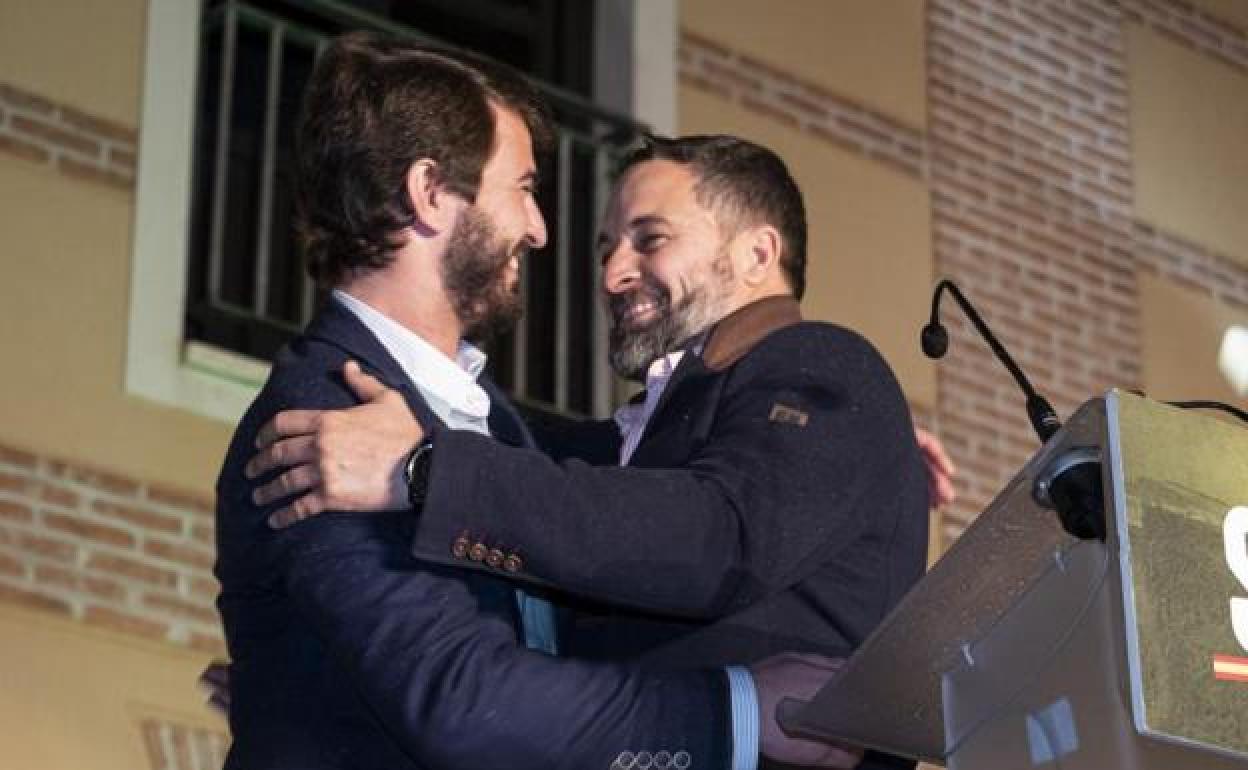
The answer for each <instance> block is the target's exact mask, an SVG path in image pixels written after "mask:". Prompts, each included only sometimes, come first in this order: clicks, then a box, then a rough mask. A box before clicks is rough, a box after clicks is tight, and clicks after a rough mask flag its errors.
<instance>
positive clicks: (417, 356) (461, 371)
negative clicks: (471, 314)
mask: <svg viewBox="0 0 1248 770" xmlns="http://www.w3.org/2000/svg"><path fill="white" fill-rule="evenodd" d="M333 295H334V299H336V300H338V301H339V302H341V303H342V304H343V306H345V307H346V308H347V309H348V310H350V311H351V312H352V313H353V314H355V316H356V317H357V318H359V319H360V322H361V323H363V324H364V325H365V326H366V327H368V330H369V331H371V332H372V333H373V335H374V336H375V337H377V340H378V342H380V343H381V344H382V347H384V348H385V349H386V352H388V353H389V354H390V355H391V356H393V357H394V360H395V361H397V362H398V363H399V366H400V367H402V369H403V373H404V374H406V375H407V378H408V379H409V380H411V381H412V384H413V385H415V386H416V388H417V389H418V390H420V392H421V395H423V396H424V397H425V400H426V401H427V402H429V408H430V409H432V410H433V411H434V413H436V414H437V415H438V417H440V418H442V420H443V421H444V422H446V423H447V425H448V426H450V427H452V428H457V427H471V428H479V427H480V425H483V424H484V420H485V419H486V418H487V417H489V414H490V397H489V394H487V393H486V392H485V389H484V388H482V387H481V386H480V385H479V384H477V378H478V377H479V376H481V371H482V370H483V369H485V363H486V360H487V357H486V355H485V353H483V352H482V351H481V350H480V349H479V348H477V347H475V346H473V345H472V344H470V343H468V342H464V341H462V340H461V341H460V343H459V348H458V350H457V351H456V354H455V360H453V361H452V360H451V359H450V358H448V357H447V356H446V354H444V353H443V352H442V351H440V350H438V349H437V348H435V347H434V346H433V345H431V344H429V343H428V342H426V341H425V340H424V339H423V338H422V337H421V336H420V335H418V334H416V333H415V332H413V331H412V330H411V329H408V328H407V327H405V326H403V325H402V324H400V323H398V322H397V321H395V320H394V319H392V318H389V317H388V316H386V315H384V314H382V313H381V312H380V311H378V310H377V309H376V308H374V307H372V306H371V305H369V304H368V303H366V302H364V301H363V300H360V299H358V298H356V297H353V296H351V295H350V294H347V293H346V292H345V291H342V290H340V289H334V291H333ZM465 418H466V419H467V420H468V421H470V422H472V423H479V425H471V426H465V425H462V424H461V423H463V422H464V419H465Z"/></svg>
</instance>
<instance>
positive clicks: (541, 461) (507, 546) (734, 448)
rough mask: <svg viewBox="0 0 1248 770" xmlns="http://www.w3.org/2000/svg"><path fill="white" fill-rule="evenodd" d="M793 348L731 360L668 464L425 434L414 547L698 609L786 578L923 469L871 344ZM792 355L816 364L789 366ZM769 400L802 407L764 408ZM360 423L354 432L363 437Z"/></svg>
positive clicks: (718, 608)
mask: <svg viewBox="0 0 1248 770" xmlns="http://www.w3.org/2000/svg"><path fill="white" fill-rule="evenodd" d="M803 345H804V348H812V347H813V348H814V349H810V350H807V349H804V348H803V349H801V350H792V349H788V348H779V349H771V350H760V351H757V352H756V353H755V354H752V355H751V356H750V357H749V359H748V363H742V364H740V365H739V367H738V370H737V371H735V372H734V373H733V376H734V377H735V378H737V380H738V382H737V384H736V385H735V386H734V387H733V389H732V392H731V394H730V395H729V396H728V397H726V398H725V399H724V400H723V402H722V403H721V404H720V405H719V408H718V413H717V416H716V421H715V428H714V431H713V432H712V434H711V435H710V436H709V437H708V438H707V440H706V442H705V444H704V445H703V446H702V447H701V448H700V449H698V450H696V451H695V452H694V453H693V454H692V456H691V458H690V460H689V462H688V463H687V464H686V465H685V466H684V467H681V468H668V469H642V468H605V467H592V466H589V465H587V464H585V463H579V462H577V461H567V462H563V463H555V462H552V461H551V460H550V459H548V458H546V457H544V456H543V455H542V454H541V453H538V452H533V451H529V450H523V449H515V448H511V447H504V446H500V445H498V444H497V443H496V442H492V441H490V440H489V439H487V438H484V437H481V436H477V435H474V434H466V433H461V432H442V433H440V434H439V436H438V437H437V438H436V440H435V449H434V451H433V455H432V456H433V465H432V471H431V476H430V486H429V496H428V498H427V501H426V503H425V506H424V510H423V511H422V512H421V514H420V516H419V523H418V529H417V536H416V540H415V547H416V551H417V553H418V555H420V556H421V557H423V558H428V559H432V560H435V561H440V562H445V563H458V564H462V565H465V566H479V567H481V568H483V569H485V568H488V565H490V559H489V558H488V556H489V554H490V553H491V552H494V551H497V552H498V553H499V554H501V555H503V556H506V555H510V554H513V553H515V554H517V555H518V556H519V557H520V558H519V559H518V560H510V562H508V561H507V560H505V559H504V560H503V561H502V565H503V570H501V571H500V574H501V573H503V572H505V571H506V570H507V565H508V564H509V563H510V565H511V566H512V567H516V566H519V567H520V568H519V569H518V570H515V571H514V573H513V574H515V575H516V576H517V577H520V578H527V579H533V580H537V581H539V582H547V583H552V584H554V585H556V586H558V587H559V588H562V589H565V590H569V591H574V592H578V593H581V594H584V595H587V596H590V597H593V598H596V599H601V600H605V601H609V602H614V603H619V604H627V605H632V606H640V607H643V608H645V609H649V610H654V611H660V612H671V613H677V614H684V615H690V616H701V617H715V616H719V615H721V614H724V613H727V612H731V611H732V610H733V609H734V608H737V607H740V606H742V605H745V604H748V603H750V602H751V601H754V600H756V599H757V598H759V597H760V596H763V595H766V594H768V593H770V592H772V591H775V590H778V589H780V588H783V587H786V586H788V585H791V584H792V583H794V582H796V581H797V580H800V579H801V577H802V576H804V575H805V574H807V573H808V572H809V571H810V570H812V569H814V568H815V567H816V566H817V565H819V564H825V563H828V562H829V561H831V560H833V559H834V558H835V556H836V553H837V550H838V549H839V548H842V547H846V546H847V545H848V544H850V543H852V542H853V541H854V538H855V537H856V536H857V535H858V534H859V533H860V532H861V530H862V528H863V527H864V526H865V525H866V523H867V517H868V513H867V512H868V511H873V510H876V506H872V505H870V504H869V503H870V502H871V500H872V498H873V496H879V495H896V494H897V492H898V490H899V489H903V490H908V489H913V482H914V480H915V472H916V470H917V472H918V473H919V474H921V473H922V469H921V468H922V466H921V465H920V464H919V462H918V459H917V458H918V452H917V451H916V450H915V445H914V438H913V434H912V432H911V431H912V428H911V426H910V425H909V423H908V420H907V418H906V410H905V405H904V401H902V399H901V395H900V391H899V390H898V389H897V386H896V384H895V383H894V381H893V380H892V377H891V374H890V373H889V372H888V370H887V367H886V365H885V364H884V363H883V361H882V360H880V359H879V357H878V355H877V354H876V353H875V352H874V351H873V350H872V349H871V348H870V347H869V346H868V345H867V344H866V343H865V342H863V341H861V339H860V338H857V337H856V336H854V335H849V334H847V333H844V332H841V333H834V332H830V331H827V330H824V332H823V333H822V334H821V335H819V336H817V337H816V338H815V339H813V340H805V341H803ZM795 356H797V357H798V358H797V359H796V360H798V361H805V360H818V361H822V362H825V363H824V364H823V365H822V366H821V367H819V368H812V367H796V366H794V365H793V361H794V357H795ZM829 361H835V362H836V366H831V365H829V364H827V363H826V362H829ZM777 403H783V404H784V405H785V406H787V407H789V408H791V409H794V410H797V411H799V412H801V413H803V414H804V415H806V418H807V419H806V420H804V421H803V422H802V424H801V425H797V424H794V423H793V422H791V421H777V420H773V419H771V410H772V408H773V407H774V406H775V405H776V404H777ZM347 419H349V418H348V417H346V416H344V415H339V416H336V418H335V422H336V423H339V424H341V423H344V422H345V421H346V420H347ZM390 429H391V428H387V430H390ZM279 432H281V431H279ZM366 435H367V434H360V433H357V437H358V438H359V440H360V441H361V443H365V444H372V443H374V442H373V439H374V438H375V437H373V436H369V437H368V438H364V436H366ZM325 443H326V444H327V445H328V444H329V442H328V441H326V442H325ZM395 445H396V446H397V445H398V442H396V444H395ZM356 454H357V453H355V452H354V451H353V452H351V454H350V456H353V457H354V456H356ZM337 455H338V456H341V452H339V453H337ZM357 465H358V463H357ZM280 491H282V490H272V489H270V494H278V493H280ZM292 491H293V490H292ZM306 499H307V498H304V500H306ZM302 502H303V501H302V500H301V501H296V503H294V504H292V506H288V508H291V507H297V506H298V505H300V504H301V503H302ZM912 502H917V506H915V505H908V506H906V511H905V515H920V514H921V511H922V508H923V503H922V501H912ZM911 508H914V509H915V510H910V509H911ZM896 515H902V514H901V512H897V514H896ZM465 538H466V540H467V542H465ZM494 561H498V559H497V558H496V559H495V560H494ZM517 561H518V563H519V564H517ZM492 566H494V567H497V566H498V564H494V565H492Z"/></svg>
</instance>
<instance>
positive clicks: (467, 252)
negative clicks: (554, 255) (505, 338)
mask: <svg viewBox="0 0 1248 770" xmlns="http://www.w3.org/2000/svg"><path fill="white" fill-rule="evenodd" d="M528 251H529V249H528V247H527V246H525V245H524V244H523V243H517V244H516V245H514V246H512V245H509V244H507V243H506V242H505V241H504V240H503V239H502V238H500V237H499V236H498V232H497V231H496V230H495V228H494V224H493V223H492V222H491V221H490V219H489V217H487V216H486V215H485V214H484V213H483V212H481V211H479V210H478V209H476V208H475V207H470V208H467V209H465V210H464V212H463V214H462V215H461V216H460V217H459V220H458V221H457V222H456V223H455V229H454V230H452V231H451V237H450V241H449V242H448V244H447V247H446V255H445V256H444V257H443V258H442V284H443V286H445V287H446V293H447V296H448V298H449V299H450V302H451V308H452V309H453V310H454V311H455V316H456V317H457V318H458V319H459V322H460V324H461V325H462V326H463V336H464V338H465V339H469V340H472V341H473V342H483V341H486V340H489V339H492V338H493V337H495V336H497V335H500V334H504V333H506V332H508V331H510V330H511V328H512V327H513V326H515V323H516V321H517V320H519V318H520V314H521V312H522V309H523V308H522V304H521V302H522V300H521V297H520V286H519V282H518V281H508V279H507V263H508V262H510V261H511V259H512V258H513V257H514V258H516V259H517V260H522V259H524V257H525V256H526V255H527V254H528Z"/></svg>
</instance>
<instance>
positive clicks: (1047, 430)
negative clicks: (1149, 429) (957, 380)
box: [920, 278, 1062, 442]
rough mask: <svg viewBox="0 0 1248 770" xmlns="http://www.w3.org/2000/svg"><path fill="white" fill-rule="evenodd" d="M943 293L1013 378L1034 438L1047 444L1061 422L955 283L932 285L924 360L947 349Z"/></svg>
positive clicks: (923, 337) (922, 337)
mask: <svg viewBox="0 0 1248 770" xmlns="http://www.w3.org/2000/svg"><path fill="white" fill-rule="evenodd" d="M946 290H947V291H948V292H949V293H950V294H952V295H953V298H954V299H955V300H957V302H958V305H959V306H961V308H962V312H964V313H966V317H967V318H969V319H971V323H972V324H974V326H975V328H976V329H977V330H978V331H979V334H980V336H981V337H983V338H984V341H985V342H987V343H988V347H990V348H992V352H993V354H994V355H995V356H996V357H997V360H999V361H1000V362H1001V363H1002V364H1003V365H1004V366H1005V368H1006V369H1008V370H1009V372H1010V374H1011V375H1013V377H1014V381H1015V382H1017V383H1018V387H1019V388H1021V389H1022V391H1023V395H1025V396H1026V398H1027V402H1026V406H1027V417H1028V418H1029V419H1030V420H1031V427H1032V428H1034V429H1035V431H1036V435H1037V436H1039V437H1040V441H1041V442H1046V441H1048V440H1049V439H1050V438H1051V437H1052V436H1053V434H1054V433H1057V431H1058V429H1059V428H1061V427H1062V422H1061V420H1059V419H1058V418H1057V412H1056V411H1054V409H1053V406H1052V405H1051V404H1050V403H1049V402H1048V400H1047V399H1046V398H1045V397H1044V396H1041V395H1040V394H1039V393H1037V392H1036V389H1035V388H1033V387H1032V386H1031V382H1030V381H1029V380H1028V379H1027V375H1025V374H1023V370H1022V369H1019V368H1018V364H1016V363H1014V359H1013V357H1011V356H1010V354H1009V352H1008V351H1006V349H1005V348H1004V347H1003V346H1002V345H1001V343H1000V342H999V341H997V337H996V335H995V334H993V333H992V330H991V329H989V328H988V325H987V324H986V323H984V319H982V318H980V316H979V313H978V312H976V310H975V308H974V307H973V306H972V305H971V303H970V302H969V301H968V300H967V298H966V296H965V295H963V294H962V290H961V289H959V288H958V286H957V284H955V283H954V282H953V281H950V280H949V279H947V278H946V279H942V280H941V281H940V283H938V284H936V290H935V291H934V292H933V293H932V316H931V319H930V320H929V322H928V324H927V326H925V327H923V333H922V335H921V337H920V341H921V343H922V346H923V352H924V353H925V354H927V356H928V358H940V357H942V356H944V355H945V352H946V351H947V350H948V349H949V334H948V332H946V331H945V327H944V326H942V325H941V323H940V298H941V295H942V294H943V293H944V292H945V291H946Z"/></svg>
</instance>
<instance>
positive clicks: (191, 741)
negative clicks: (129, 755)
mask: <svg viewBox="0 0 1248 770" xmlns="http://www.w3.org/2000/svg"><path fill="white" fill-rule="evenodd" d="M140 729H141V731H142V733H143V747H144V749H145V750H146V752H147V760H148V766H149V767H150V768H151V770H217V769H218V768H220V767H221V766H222V765H223V764H225V753H226V751H227V750H228V749H229V739H228V738H227V737H226V736H225V735H224V734H222V733H218V732H214V731H212V730H204V729H201V728H196V727H191V726H188V725H183V724H179V723H177V722H170V721H167V720H162V719H145V720H143V722H142V724H141V725H140Z"/></svg>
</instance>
